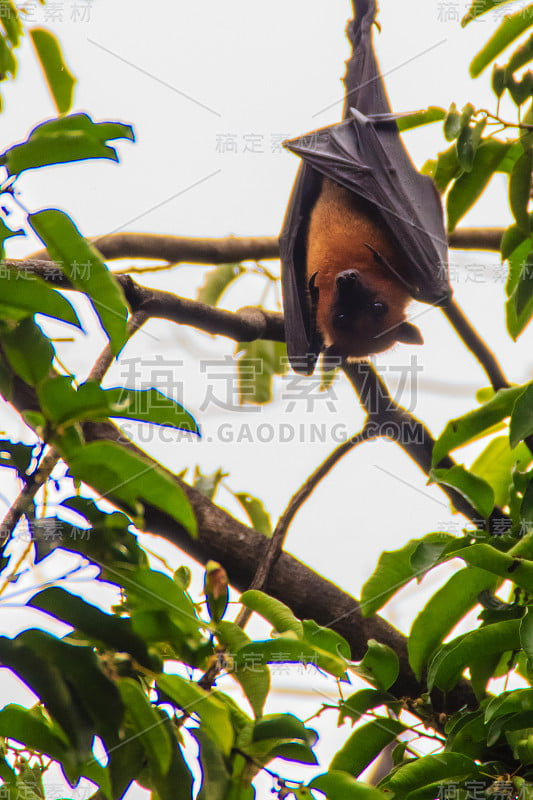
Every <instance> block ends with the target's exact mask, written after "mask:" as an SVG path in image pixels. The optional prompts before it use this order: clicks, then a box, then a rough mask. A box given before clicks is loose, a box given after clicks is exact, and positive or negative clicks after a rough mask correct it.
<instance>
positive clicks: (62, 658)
mask: <svg viewBox="0 0 533 800" xmlns="http://www.w3.org/2000/svg"><path fill="white" fill-rule="evenodd" d="M20 638H21V640H22V641H23V642H24V644H26V645H28V646H29V647H31V648H32V649H33V650H34V652H36V653H39V655H41V656H42V657H43V658H45V659H46V660H47V661H49V662H50V663H53V664H55V665H56V666H57V667H58V668H59V669H60V670H61V672H62V674H63V676H64V678H65V679H66V681H67V683H68V685H69V688H70V689H71V690H72V693H73V696H74V697H75V698H76V702H77V704H78V705H80V706H83V709H84V712H85V715H86V716H87V717H88V718H89V719H92V720H93V722H94V729H95V732H97V733H98V734H99V735H100V736H102V737H103V738H104V739H105V740H106V741H109V742H110V743H111V744H113V743H116V742H117V741H118V737H119V732H118V730H119V727H120V723H121V721H122V716H123V711H124V709H123V706H122V702H121V700H120V695H119V693H118V690H117V687H116V684H115V683H114V682H113V681H112V680H110V678H108V676H107V675H106V674H105V673H104V671H103V669H102V667H101V663H100V661H99V660H98V658H97V656H96V653H95V652H94V648H93V647H92V646H87V645H85V644H78V643H76V644H70V643H69V642H67V641H66V640H65V639H58V638H56V637H55V636H52V635H50V634H48V633H45V632H44V631H40V630H28V631H24V633H22V634H21V635H20Z"/></svg>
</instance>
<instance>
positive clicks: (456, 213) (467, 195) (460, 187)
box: [447, 138, 510, 231]
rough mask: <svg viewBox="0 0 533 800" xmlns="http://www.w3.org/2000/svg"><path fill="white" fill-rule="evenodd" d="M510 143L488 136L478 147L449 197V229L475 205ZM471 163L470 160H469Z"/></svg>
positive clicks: (453, 227) (451, 229)
mask: <svg viewBox="0 0 533 800" xmlns="http://www.w3.org/2000/svg"><path fill="white" fill-rule="evenodd" d="M509 147H510V145H509V144H507V143H506V142H500V141H499V140H498V139H492V138H486V139H483V141H482V142H481V143H480V145H479V147H478V148H477V150H476V152H475V155H474V156H473V160H472V163H471V170H470V171H469V172H464V173H463V174H462V175H461V176H460V177H458V178H457V180H456V181H455V183H454V185H453V186H452V188H451V189H450V193H449V194H448V199H447V211H448V230H449V231H453V230H454V229H455V226H456V225H457V223H458V222H459V220H460V219H461V218H462V217H463V216H464V215H465V214H466V212H467V211H468V210H469V209H470V208H471V207H472V206H473V205H474V203H475V202H476V200H477V199H478V197H479V196H480V195H481V194H482V192H483V190H484V189H485V187H486V186H487V184H488V182H489V180H490V179H491V177H492V176H493V174H494V173H495V172H496V171H497V169H498V167H499V165H500V164H501V162H502V161H503V159H504V157H505V155H506V153H507V152H508V150H509ZM469 163H470V162H469Z"/></svg>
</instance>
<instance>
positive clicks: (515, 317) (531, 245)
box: [505, 237, 533, 339]
mask: <svg viewBox="0 0 533 800" xmlns="http://www.w3.org/2000/svg"><path fill="white" fill-rule="evenodd" d="M532 258H533V238H531V237H527V238H526V239H525V240H524V241H523V242H522V244H520V245H519V246H518V247H517V248H516V249H515V250H514V251H513V252H512V253H511V255H510V256H509V277H508V280H507V285H506V287H505V291H506V293H507V295H508V297H509V300H508V302H507V304H506V312H507V329H508V331H509V333H510V334H511V336H512V337H513V339H517V337H518V336H519V335H520V334H521V333H522V331H523V330H524V328H525V327H526V325H527V324H528V322H529V320H530V319H531V315H532V313H533V289H532V283H533V282H532V273H533V268H532Z"/></svg>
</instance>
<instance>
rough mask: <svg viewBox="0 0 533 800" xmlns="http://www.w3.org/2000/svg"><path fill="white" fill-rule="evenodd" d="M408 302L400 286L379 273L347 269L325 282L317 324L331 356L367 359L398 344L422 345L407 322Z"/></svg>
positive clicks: (417, 331)
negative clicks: (406, 310) (406, 308)
mask: <svg viewBox="0 0 533 800" xmlns="http://www.w3.org/2000/svg"><path fill="white" fill-rule="evenodd" d="M332 277H333V276H332ZM407 300H408V297H407V294H406V292H405V290H404V289H403V287H402V286H401V285H398V284H397V283H396V282H395V281H392V280H390V279H388V278H387V277H386V276H384V275H380V274H379V273H378V272H376V271H374V272H372V273H369V272H368V271H367V270H364V269H362V270H358V269H356V268H351V269H345V270H342V271H341V272H338V273H337V274H336V275H335V276H334V277H333V280H329V281H322V287H319V302H318V309H317V323H318V325H319V327H320V329H321V330H322V332H323V335H324V339H325V344H326V351H327V353H328V355H338V356H342V357H352V358H364V357H365V356H368V355H371V354H373V353H381V352H383V351H384V350H387V349H388V348H389V347H391V346H392V345H393V344H394V343H395V342H408V343H410V344H422V342H423V339H422V334H421V333H420V331H419V330H418V328H417V327H416V326H415V325H412V324H411V323H410V322H407V321H406V320H405V307H406V305H407Z"/></svg>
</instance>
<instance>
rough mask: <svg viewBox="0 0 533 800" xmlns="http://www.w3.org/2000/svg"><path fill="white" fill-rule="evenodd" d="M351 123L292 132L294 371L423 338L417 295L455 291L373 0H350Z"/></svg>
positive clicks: (288, 275)
mask: <svg viewBox="0 0 533 800" xmlns="http://www.w3.org/2000/svg"><path fill="white" fill-rule="evenodd" d="M354 7H355V19H354V20H353V21H352V22H351V23H350V25H349V28H348V37H349V39H350V41H351V44H352V56H351V58H350V59H349V61H348V62H347V71H346V75H345V79H344V82H345V86H346V99H345V111H344V116H345V121H343V122H341V123H338V124H336V125H330V126H328V127H326V128H322V129H320V130H318V131H314V132H313V133H311V134H307V135H306V136H302V137H299V138H297V139H293V140H291V141H288V142H285V143H284V144H285V146H286V147H287V148H288V149H289V150H291V151H292V152H294V153H296V154H297V155H298V156H300V157H301V159H302V161H303V164H302V165H301V167H300V170H299V172H298V175H297V178H296V181H295V184H294V188H293V191H292V195H291V198H290V200H289V205H288V208H287V212H286V215H285V221H284V223H283V228H282V231H281V235H280V253H281V264H282V288H283V303H284V312H285V335H286V341H287V350H288V354H289V359H290V361H291V365H292V367H293V369H294V370H295V371H296V372H300V373H302V374H304V375H309V374H310V373H312V372H313V369H314V366H315V363H316V360H317V358H318V355H319V353H320V352H321V351H324V352H326V353H327V354H331V355H335V356H338V357H342V358H345V357H354V358H362V357H365V356H368V355H371V354H373V353H379V352H382V351H383V350H386V349H388V348H389V347H390V346H391V345H392V344H394V342H396V341H400V342H408V343H411V344H421V343H422V341H423V340H422V335H421V333H420V331H419V330H418V328H416V327H415V326H414V325H412V324H411V323H410V322H408V321H407V320H406V307H407V304H408V302H409V300H410V299H411V298H414V299H416V300H421V301H423V302H426V303H430V304H433V305H441V304H443V305H444V304H446V302H447V301H448V300H449V298H450V296H451V290H450V287H449V283H448V276H447V266H446V265H447V238H446V233H445V229H444V222H443V213H442V206H441V202H440V198H439V195H438V193H437V190H436V188H435V186H434V184H433V182H432V180H431V178H429V177H427V176H423V175H420V174H419V173H418V172H417V171H416V169H415V168H414V166H413V164H412V162H411V160H410V158H409V155H408V153H407V151H406V150H405V148H404V146H403V143H402V140H401V138H400V134H399V132H398V127H397V124H396V118H397V115H394V114H393V113H392V111H391V107H390V105H389V101H388V99H387V95H386V92H385V87H384V84H383V79H382V77H381V74H380V71H379V67H378V65H377V62H376V58H375V54H374V50H373V47H372V25H373V23H374V18H375V14H376V3H375V0H354Z"/></svg>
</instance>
